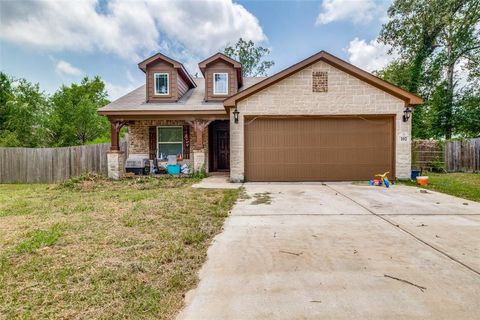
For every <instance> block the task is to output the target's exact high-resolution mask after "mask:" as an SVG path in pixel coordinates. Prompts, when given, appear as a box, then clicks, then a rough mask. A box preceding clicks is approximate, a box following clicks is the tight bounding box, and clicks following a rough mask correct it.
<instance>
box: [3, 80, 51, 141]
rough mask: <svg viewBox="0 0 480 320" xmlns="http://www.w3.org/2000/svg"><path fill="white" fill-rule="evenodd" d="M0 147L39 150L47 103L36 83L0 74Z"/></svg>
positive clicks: (44, 135)
mask: <svg viewBox="0 0 480 320" xmlns="http://www.w3.org/2000/svg"><path fill="white" fill-rule="evenodd" d="M0 87H1V92H0V145H1V146H6V147H20V146H23V147H42V146H45V144H46V131H45V127H44V123H45V120H46V119H45V115H46V114H47V113H48V108H49V105H48V101H47V97H46V96H45V94H44V93H43V92H41V91H40V87H39V85H38V84H31V83H30V82H28V81H27V80H25V79H18V80H17V79H10V78H9V77H8V76H6V75H5V74H4V73H0Z"/></svg>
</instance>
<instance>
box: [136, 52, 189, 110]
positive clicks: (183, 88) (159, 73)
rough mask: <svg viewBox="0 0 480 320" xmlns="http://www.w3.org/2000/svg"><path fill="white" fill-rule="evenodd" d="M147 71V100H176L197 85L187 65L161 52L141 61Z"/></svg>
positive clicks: (140, 65)
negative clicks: (186, 67)
mask: <svg viewBox="0 0 480 320" xmlns="http://www.w3.org/2000/svg"><path fill="white" fill-rule="evenodd" d="M138 67H139V68H140V69H141V70H142V71H143V72H145V78H146V81H145V84H146V85H145V87H146V96H145V101H146V102H176V101H178V100H179V99H180V98H181V97H182V96H183V95H184V94H185V93H186V92H187V91H188V90H189V89H191V88H195V87H196V86H197V85H196V84H195V82H194V81H193V79H192V77H191V76H190V74H189V73H188V72H187V70H186V69H185V67H184V66H183V65H182V64H181V63H180V62H178V61H175V60H173V59H171V58H169V57H167V56H165V55H163V54H161V53H157V54H155V55H153V56H151V57H150V58H148V59H146V60H144V61H142V62H140V63H139V64H138Z"/></svg>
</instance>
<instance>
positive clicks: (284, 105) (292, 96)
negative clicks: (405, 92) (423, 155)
mask: <svg viewBox="0 0 480 320" xmlns="http://www.w3.org/2000/svg"><path fill="white" fill-rule="evenodd" d="M318 71H322V72H328V90H327V92H312V73H313V72H318ZM404 106H405V104H404V101H403V100H400V99H398V98H396V97H394V96H392V95H390V94H388V93H386V92H384V91H382V90H380V89H378V88H376V87H373V86H371V85H369V84H368V83H365V82H363V81H361V80H359V79H357V78H355V77H354V76H351V75H350V74H347V73H345V72H343V71H341V70H338V69H336V68H335V67H332V66H331V65H329V64H327V63H325V62H323V61H320V62H317V63H315V64H313V65H311V66H309V67H307V68H305V69H302V70H300V71H298V72H296V73H295V74H293V75H291V76H290V77H288V78H286V79H284V80H282V81H280V82H278V83H276V84H274V85H272V86H270V87H267V88H265V89H264V90H262V91H260V92H258V93H256V94H254V95H252V96H250V97H248V98H246V99H245V100H242V101H240V102H239V103H238V105H237V107H238V110H239V111H240V117H239V123H238V124H235V123H234V122H233V113H232V112H233V109H232V110H231V114H230V121H231V122H230V123H231V125H230V177H231V180H232V181H241V180H243V179H244V132H243V129H244V116H246V115H355V114H395V115H396V119H395V127H396V133H395V134H396V149H395V160H396V175H397V177H398V178H408V177H409V176H410V161H411V160H410V158H411V157H410V152H411V150H410V141H411V138H410V135H411V120H409V121H408V122H407V123H405V122H403V121H402V115H403V110H404ZM399 136H405V137H406V141H401V139H400V137H399Z"/></svg>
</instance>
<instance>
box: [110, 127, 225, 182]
mask: <svg viewBox="0 0 480 320" xmlns="http://www.w3.org/2000/svg"><path fill="white" fill-rule="evenodd" d="M110 122H111V128H112V129H111V135H112V138H111V150H110V152H109V153H108V155H107V160H108V176H109V177H110V178H112V179H121V178H122V177H123V175H124V172H125V168H124V164H125V160H126V159H125V154H124V153H123V152H122V151H120V148H119V133H120V130H121V128H122V127H123V126H128V134H129V139H128V156H129V157H136V158H148V159H150V160H156V161H157V162H158V164H159V166H160V165H162V166H163V165H166V164H167V156H169V155H175V156H176V157H177V163H178V164H180V165H184V164H187V165H188V166H189V168H190V169H191V170H192V171H193V172H202V171H205V172H206V173H213V172H223V173H227V174H228V173H229V169H230V131H229V130H230V129H229V121H228V120H225V119H218V118H216V119H208V118H205V119H189V118H184V119H138V120H136V119H135V120H127V121H121V120H112V119H111V120H110Z"/></svg>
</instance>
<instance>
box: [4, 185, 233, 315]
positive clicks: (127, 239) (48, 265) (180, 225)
mask: <svg viewBox="0 0 480 320" xmlns="http://www.w3.org/2000/svg"><path fill="white" fill-rule="evenodd" d="M193 182H194V180H193V179H189V178H163V179H156V178H143V179H130V180H125V181H122V182H111V181H108V180H105V179H102V178H98V177H87V178H86V179H78V180H75V181H69V182H67V183H64V184H61V185H35V184H32V185H26V184H16V185H15V184H12V185H0V315H1V316H0V318H2V319H4V318H5V319H47V318H56V319H73V318H74V319H171V318H174V317H175V315H176V314H177V312H178V311H179V310H180V309H181V307H182V304H183V297H184V294H185V293H186V292H187V291H188V290H189V289H192V288H193V287H195V285H196V283H197V281H198V279H197V272H198V270H199V268H200V267H201V265H202V264H203V262H204V261H205V259H206V251H207V248H208V246H209V244H210V242H211V240H212V238H213V237H214V236H215V235H216V234H218V233H219V232H220V230H221V228H222V225H223V222H224V219H225V217H226V216H227V215H228V212H229V210H230V209H231V207H232V205H233V204H234V202H235V200H236V199H237V197H238V191H237V190H202V189H192V188H191V184H192V183H193Z"/></svg>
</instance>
